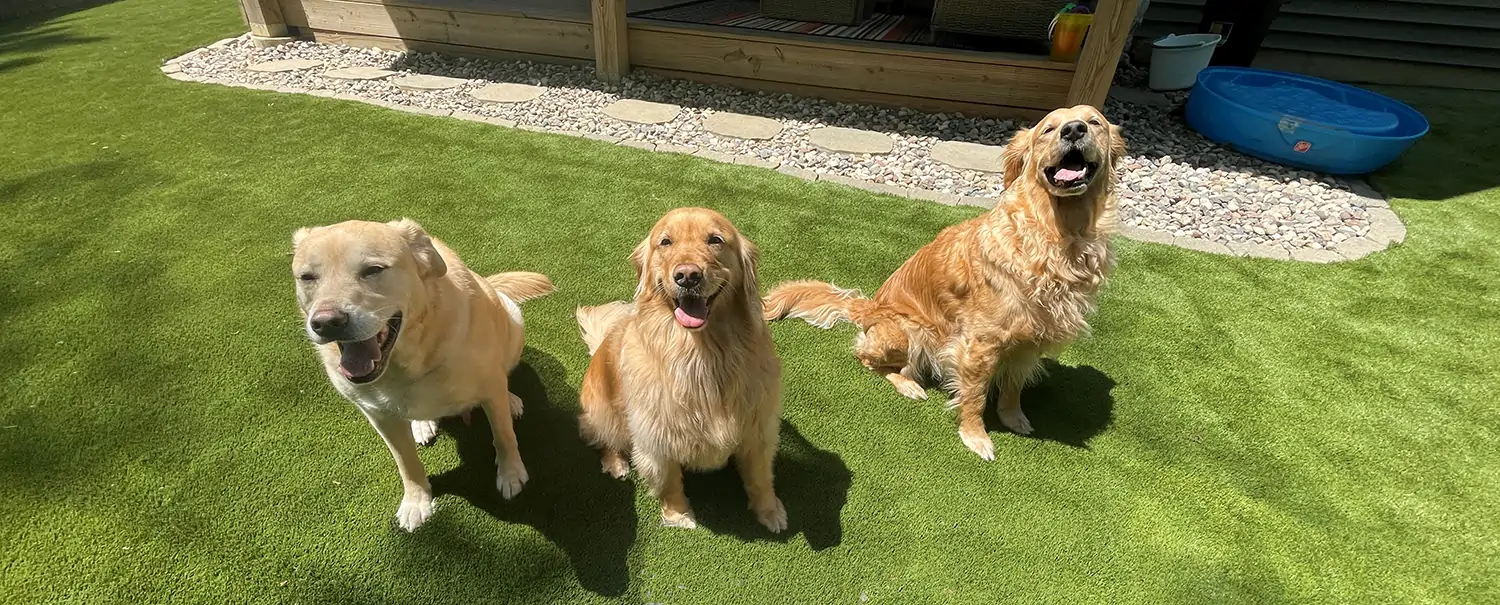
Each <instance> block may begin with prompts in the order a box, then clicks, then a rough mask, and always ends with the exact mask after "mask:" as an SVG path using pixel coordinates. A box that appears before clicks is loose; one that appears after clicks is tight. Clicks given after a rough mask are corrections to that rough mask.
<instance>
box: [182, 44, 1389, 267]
mask: <svg viewBox="0 0 1500 605" xmlns="http://www.w3.org/2000/svg"><path fill="white" fill-rule="evenodd" d="M278 59H314V60H319V61H322V62H323V63H324V65H323V66H322V67H318V68H313V69H309V70H302V71H293V72H283V73H256V72H250V71H246V70H245V67H247V66H249V65H252V64H255V63H260V62H264V61H272V60H278ZM174 63H175V65H176V66H177V67H179V68H180V69H181V70H182V72H183V74H185V75H188V76H190V77H193V78H195V79H200V80H208V81H225V82H237V83H253V84H259V85H268V86H274V87H279V88H290V89H301V90H315V89H322V90H326V91H330V92H333V93H344V94H349V95H356V96H360V97H364V98H368V99H378V100H380V101H383V102H388V103H400V104H410V105H416V106H420V107H426V108H431V109H437V110H448V111H454V112H465V113H469V114H475V115H480V116H485V117H491V118H501V119H505V120H510V121H514V122H516V123H517V124H519V125H521V126H526V127H532V128H538V129H546V130H553V131H564V132H579V133H587V134H592V135H598V136H599V137H603V138H608V139H618V140H635V141H643V142H650V143H655V144H656V145H658V146H663V145H677V146H683V147H692V148H705V149H710V150H713V151H718V152H721V153H725V154H733V155H744V156H753V157H758V158H761V159H762V160H765V161H766V162H769V163H770V164H773V165H780V166H783V167H788V168H797V169H802V170H807V171H811V172H814V173H817V174H821V175H836V176H841V177H848V178H853V179H859V180H864V181H870V182H875V183H881V184H885V185H891V186H896V187H903V188H916V189H927V190H933V191H939V192H944V193H952V194H957V195H965V196H976V197H989V198H993V197H997V196H998V195H999V194H1000V190H1001V188H1002V187H1001V178H1000V175H999V174H997V173H989V172H980V171H972V170H962V169H957V168H954V167H952V166H948V165H946V164H943V163H940V162H936V161H933V160H932V159H931V158H929V157H928V152H929V150H930V149H931V148H932V146H933V144H935V143H937V142H939V141H942V140H961V141H968V142H973V143H981V144H987V145H1004V144H1005V142H1006V141H1007V140H1009V138H1010V136H1011V135H1012V134H1013V133H1014V132H1015V130H1016V128H1017V127H1018V126H1019V125H1018V124H1016V123H1015V122H1012V121H1008V120H1000V119H986V118H970V117H964V116H960V115H957V114H941V113H925V112H920V111H915V110H911V109H905V108H902V109H893V108H885V107H876V106H868V105H854V104H846V103H836V102H832V101H826V100H821V99H814V98H807V97H798V96H793V95H787V94H774V93H764V92H753V91H744V90H740V89H735V88H730V87H724V86H714V85H708V84H698V83H694V82H687V81H681V80H669V79H663V78H658V77H654V76H650V75H645V74H633V75H631V76H629V77H627V78H626V80H625V82H624V83H623V84H622V85H619V86H612V85H608V84H605V83H602V82H600V81H598V80H597V79H596V78H595V76H594V71H593V68H592V67H591V66H563V65H551V64H541V63H530V62H524V61H503V62H501V61H486V60H475V59H466V58H459V57H448V56H443V55H436V54H428V53H402V52H396V51H384V50H378V49H365V48H355V47H349V46H339V45H329V44H314V43H310V42H293V43H290V44H285V45H281V46H275V47H271V48H255V47H254V46H253V45H251V44H250V42H249V39H248V37H240V38H236V39H232V40H228V41H225V42H222V43H219V44H216V45H214V46H211V47H208V48H204V49H200V50H197V51H194V52H193V53H189V54H188V55H185V56H183V57H181V58H179V59H177V60H174ZM356 66H359V67H380V68H386V69H392V70H396V71H401V72H409V73H425V74H433V75H443V76H451V77H457V78H465V79H468V80H469V82H468V83H466V84H464V85H462V86H459V87H457V88H453V89H448V90H441V91H430V92H413V91H406V90H402V89H400V88H397V87H396V86H395V85H393V84H392V83H391V82H390V81H389V80H390V79H389V78H388V79H385V80H363V81H351V80H337V79H332V78H325V77H322V76H321V75H319V74H321V73H322V72H324V71H326V70H329V69H334V68H339V67H356ZM1140 78H1141V74H1140V71H1139V70H1136V69H1133V68H1130V67H1128V66H1125V67H1123V68H1122V69H1121V70H1120V73H1119V75H1118V76H1117V82H1120V83H1137V82H1136V81H1137V80H1139V79H1140ZM492 82H516V83H522V84H532V85H538V86H545V87H547V89H548V90H547V91H546V92H545V93H544V94H543V95H542V97H541V98H539V99H537V100H535V101H532V102H529V103H520V104H501V103H487V102H483V101H479V100H476V99H473V98H472V97H470V96H469V93H471V92H472V91H474V90H476V89H478V88H480V87H482V86H484V85H485V84H488V83H492ZM1164 96H1165V98H1166V102H1165V103H1163V104H1161V105H1154V104H1146V103H1128V102H1123V101H1120V100H1115V99H1111V100H1110V102H1109V103H1108V104H1107V105H1106V114H1107V115H1108V116H1109V118H1110V120H1111V121H1113V122H1114V123H1116V124H1118V125H1120V126H1121V127H1122V128H1123V129H1124V132H1125V136H1126V139H1127V143H1128V148H1129V150H1130V155H1129V157H1128V158H1127V159H1126V161H1125V162H1124V164H1123V165H1122V167H1121V178H1122V182H1123V185H1124V186H1123V189H1122V191H1121V196H1120V201H1121V204H1120V218H1121V220H1122V222H1123V223H1124V224H1125V225H1129V226H1131V227H1134V228H1137V229H1143V230H1148V231H1155V232H1161V233H1165V234H1171V235H1174V236H1177V237H1179V238H1195V239H1202V240H1207V241H1211V242H1219V243H1223V244H1259V245H1263V246H1272V247H1281V248H1285V249H1288V250H1297V249H1323V250H1338V248H1339V244H1340V242H1344V241H1346V240H1348V239H1351V238H1356V237H1360V236H1364V235H1366V234H1367V233H1368V232H1369V231H1370V227H1371V221H1370V216H1369V213H1368V212H1367V209H1366V204H1367V203H1371V201H1370V200H1368V199H1367V198H1364V197H1361V196H1358V195H1355V194H1354V193H1352V191H1351V189H1350V185H1349V183H1347V182H1344V181H1342V180H1340V179H1337V178H1334V177H1330V176H1327V175H1320V174H1317V173H1312V172H1308V171H1302V170H1297V169H1293V168H1288V167H1285V166H1280V165H1276V164H1270V163H1267V162H1263V161H1260V160H1257V159H1254V158H1250V157H1247V156H1244V155H1241V154H1238V153H1235V152H1232V151H1228V150H1225V149H1223V148H1221V147H1218V146H1217V145H1214V144H1213V143H1211V142H1209V141H1208V140H1207V139H1204V138H1203V137H1201V136H1199V135H1198V134H1197V133H1195V132H1193V131H1192V130H1191V129H1189V128H1188V127H1187V126H1186V124H1185V123H1184V122H1183V121H1182V119H1181V117H1180V116H1179V115H1178V114H1179V113H1180V111H1179V107H1180V105H1181V103H1182V101H1183V99H1185V97H1186V95H1185V94H1181V93H1178V94H1169V95H1164ZM621 98H634V99H642V100H646V101H655V102H661V103H672V104H676V105H680V106H682V108H683V111H682V113H681V115H679V116H678V118H677V119H675V120H672V121H671V122H668V123H665V124H652V125H645V124H633V123H628V122H622V121H619V120H614V119H612V118H608V117H606V116H604V115H603V114H602V113H601V110H602V109H603V108H604V107H605V106H607V105H609V104H610V103H613V102H614V101H616V100H618V99H621ZM715 111H730V112H736V113H743V114H750V115H758V116H765V117H769V118H773V119H776V120H778V121H780V122H782V123H783V124H784V125H785V128H784V129H783V130H782V131H781V133H780V134H778V135H777V136H776V137H775V138H773V139H769V140H755V141H750V140H741V139H735V138H729V137H721V136H717V135H714V134H712V133H710V132H707V131H706V130H704V129H703V120H704V118H705V117H706V116H708V115H711V114H712V113H713V112H715ZM820 126H845V127H850V128H860V129H865V130H874V131H879V132H884V133H887V134H889V135H891V137H892V139H893V141H894V149H893V151H892V153H890V154H888V155H851V154H840V153H829V152H826V151H822V150H819V149H817V148H815V147H813V146H812V145H811V144H810V143H808V142H807V137H806V134H805V133H806V131H808V130H811V129H813V128H817V127H820ZM1372 205H1383V204H1378V203H1373V204H1372Z"/></svg>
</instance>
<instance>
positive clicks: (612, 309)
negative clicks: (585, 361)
mask: <svg viewBox="0 0 1500 605" xmlns="http://www.w3.org/2000/svg"><path fill="white" fill-rule="evenodd" d="M634 312H635V303H628V302H624V301H618V300H617V301H615V302H612V303H605V304H602V305H599V306H597V307H578V310H577V311H575V312H574V313H573V316H574V317H577V318H578V327H579V328H580V329H581V330H582V331H583V344H586V345H588V347H589V355H593V354H594V351H597V350H599V345H601V344H603V343H604V337H606V336H608V335H609V331H610V330H613V329H614V328H615V326H616V325H619V323H620V321H621V320H623V319H625V318H627V317H630V314H631V313H634Z"/></svg>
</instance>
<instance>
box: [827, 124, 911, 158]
mask: <svg viewBox="0 0 1500 605" xmlns="http://www.w3.org/2000/svg"><path fill="white" fill-rule="evenodd" d="M807 141H808V142H809V143H812V144H813V145H816V146H817V147H818V148H820V149H823V150H825V151H832V152H835V153H870V154H881V153H890V152H891V147H892V142H891V136H890V135H888V134H884V133H880V132H873V131H869V130H858V129H855V128H843V127H840V126H827V127H824V128H818V129H814V130H812V131H811V132H808V133H807Z"/></svg>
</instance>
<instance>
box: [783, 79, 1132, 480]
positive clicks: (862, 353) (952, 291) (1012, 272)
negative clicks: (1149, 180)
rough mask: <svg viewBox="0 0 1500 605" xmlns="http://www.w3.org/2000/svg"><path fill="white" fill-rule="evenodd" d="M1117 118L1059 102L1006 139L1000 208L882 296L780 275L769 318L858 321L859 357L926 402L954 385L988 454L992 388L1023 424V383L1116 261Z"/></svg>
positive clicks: (978, 446)
mask: <svg viewBox="0 0 1500 605" xmlns="http://www.w3.org/2000/svg"><path fill="white" fill-rule="evenodd" d="M1124 154H1125V142H1124V139H1122V138H1121V137H1120V133H1119V129H1118V128H1117V127H1115V126H1112V125H1110V123H1109V122H1108V121H1106V120H1105V119H1104V116H1103V115H1102V114H1100V113H1099V111H1098V110H1096V109H1094V108H1093V107H1089V106H1087V105H1079V106H1077V107H1072V108H1067V109H1058V110H1056V111H1053V112H1052V113H1050V114H1048V115H1047V117H1045V118H1043V119H1042V121H1041V122H1040V123H1039V124H1037V125H1036V127H1034V128H1032V129H1029V130H1022V131H1021V132H1019V133H1017V134H1016V136H1015V138H1014V139H1012V140H1011V142H1010V144H1009V145H1008V146H1007V147H1006V148H1005V152H1004V154H1003V161H1004V169H1005V192H1004V193H1003V194H1002V195H1001V197H1000V200H999V202H998V203H997V204H996V206H995V209H994V210H991V211H990V212H988V213H985V214H984V215H981V216H979V217H976V218H974V219H972V220H969V221H967V222H964V223H961V224H958V225H954V226H952V227H949V228H947V229H944V230H943V231H942V232H941V233H939V234H938V236H937V239H935V240H933V241H932V242H931V243H929V244H927V245H926V246H923V247H922V248H921V249H920V250H918V251H917V253H916V254H915V255H913V256H912V257H911V258H910V259H908V260H907V261H906V263H905V264H903V265H902V266H901V268H900V269H897V270H896V273H895V274H893V275H891V277H890V279H888V280H886V282H885V285H883V286H881V287H880V290H878V291H876V293H875V297H874V298H873V299H867V298H864V297H863V296H861V295H860V294H859V293H858V292H857V291H854V290H845V289H842V288H839V287H837V286H834V285H832V284H829V283H825V282H813V281H799V282H788V283H785V284H782V285H780V286H777V287H776V288H775V289H774V290H773V291H772V292H771V293H770V294H769V295H768V296H767V297H766V302H765V313H766V318H767V319H769V320H776V319H781V318H783V317H800V318H803V319H805V320H807V321H808V323H811V324H813V325H816V326H819V327H823V328H827V327H831V326H832V325H833V324H834V323H836V322H838V321H839V320H849V321H852V322H853V323H855V324H856V325H858V326H859V327H860V329H861V333H860V334H859V336H858V338H857V340H856V341H855V356H856V357H858V358H859V360H860V362H862V363H863V364H864V365H865V366H866V367H868V368H870V369H871V370H874V371H875V372H876V373H878V374H880V375H882V376H884V377H885V378H886V380H889V381H890V382H891V384H892V385H894V386H895V387H896V390H897V391H899V392H900V393H901V394H902V395H905V396H907V397H910V398H912V399H926V398H927V394H926V391H925V390H924V389H923V387H922V385H921V384H920V383H919V382H918V381H920V380H923V379H926V378H937V379H940V380H941V381H942V382H943V384H944V385H945V386H946V387H947V388H948V389H949V390H951V391H953V392H954V395H955V399H954V400H953V403H952V405H953V406H954V407H956V408H958V418H959V430H958V434H959V437H961V438H962V439H963V443H964V445H966V446H968V448H969V449H970V450H973V451H974V453H976V454H979V456H980V457H981V458H983V459H985V460H993V459H994V457H995V453H994V452H995V447H994V444H993V443H992V442H991V441H990V437H989V435H988V434H987V433H986V432H985V429H984V420H983V413H984V406H985V395H986V393H987V391H988V387H989V385H990V383H991V382H992V381H995V382H998V383H999V388H1000V402H999V407H1000V410H999V412H1000V421H1001V422H1002V423H1004V424H1005V426H1006V427H1009V428H1010V429H1011V430H1013V431H1015V432H1017V433H1021V434H1028V433H1030V432H1031V423H1030V422H1029V421H1028V420H1027V419H1026V415H1025V414H1023V413H1022V412H1021V402H1020V394H1021V388H1022V387H1024V386H1025V385H1026V383H1027V382H1028V381H1030V380H1031V379H1032V377H1033V376H1034V375H1035V374H1036V373H1037V371H1038V370H1039V369H1040V368H1041V358H1042V356H1043V355H1044V354H1052V353H1055V352H1056V351H1057V350H1059V349H1061V348H1062V347H1063V346H1065V345H1066V344H1068V343H1069V342H1071V341H1072V340H1073V339H1075V338H1077V337H1078V336H1081V335H1083V334H1085V333H1086V332H1087V331H1088V328H1089V326H1088V322H1087V316H1088V315H1089V314H1090V313H1092V312H1093V310H1094V298H1095V295H1096V294H1097V293H1098V292H1099V288H1100V287H1101V286H1103V285H1104V280H1105V275H1106V273H1107V272H1108V270H1109V269H1110V266H1111V265H1112V263H1113V258H1112V256H1111V254H1110V249H1109V232H1110V231H1112V230H1113V221H1114V215H1115V211H1114V204H1115V201H1114V193H1115V187H1116V185H1115V180H1116V177H1115V174H1114V166H1115V164H1116V163H1117V162H1119V161H1120V159H1122V158H1123V157H1124Z"/></svg>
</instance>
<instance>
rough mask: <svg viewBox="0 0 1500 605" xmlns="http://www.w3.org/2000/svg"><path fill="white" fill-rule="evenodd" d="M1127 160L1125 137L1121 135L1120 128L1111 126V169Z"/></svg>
mask: <svg viewBox="0 0 1500 605" xmlns="http://www.w3.org/2000/svg"><path fill="white" fill-rule="evenodd" d="M1124 160H1125V136H1124V135H1123V134H1120V127H1119V126H1115V125H1114V124H1110V125H1109V167H1110V168H1116V167H1118V166H1119V165H1120V162H1122V161H1124Z"/></svg>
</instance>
